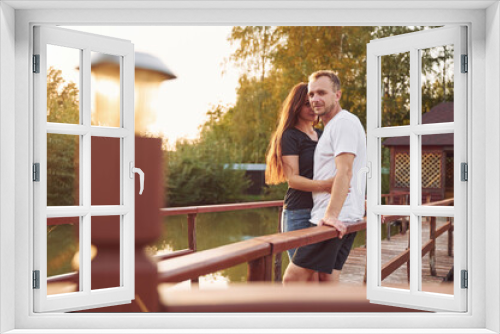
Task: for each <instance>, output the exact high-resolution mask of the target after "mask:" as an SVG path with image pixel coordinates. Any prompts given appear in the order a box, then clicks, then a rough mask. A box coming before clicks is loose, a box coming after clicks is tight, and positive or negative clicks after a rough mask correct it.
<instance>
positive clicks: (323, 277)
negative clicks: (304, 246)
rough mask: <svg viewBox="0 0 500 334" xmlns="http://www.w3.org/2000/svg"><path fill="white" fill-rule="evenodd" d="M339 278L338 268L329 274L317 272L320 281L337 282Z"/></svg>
mask: <svg viewBox="0 0 500 334" xmlns="http://www.w3.org/2000/svg"><path fill="white" fill-rule="evenodd" d="M339 280H340V270H336V269H334V270H333V271H332V273H331V274H327V273H319V281H320V282H329V283H338V282H339Z"/></svg>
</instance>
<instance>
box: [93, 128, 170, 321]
mask: <svg viewBox="0 0 500 334" xmlns="http://www.w3.org/2000/svg"><path fill="white" fill-rule="evenodd" d="M120 152H121V150H120V140H119V139H117V138H104V137H92V157H91V162H92V185H91V189H92V205H119V204H120V188H121V186H120V159H121V154H120ZM110 166H112V168H110ZM135 166H136V167H138V168H141V169H142V170H143V172H144V174H145V176H146V177H145V182H144V192H143V194H142V195H139V178H138V177H136V181H135V182H136V185H135V240H134V241H135V298H134V300H133V301H132V303H130V304H124V305H118V306H111V307H105V308H98V309H93V310H90V312H157V311H158V310H159V298H158V289H157V286H158V269H157V265H156V262H154V261H152V259H151V258H150V257H149V256H148V255H146V253H145V252H144V247H145V246H147V245H149V244H151V243H152V242H154V241H155V240H156V239H157V238H158V237H159V236H160V235H161V228H162V224H161V217H160V210H159V209H160V207H162V205H163V177H162V175H163V156H162V151H161V139H159V138H142V137H135ZM127 167H128V164H127ZM110 171H111V173H110ZM127 174H128V173H127ZM119 218H120V217H119V216H102V217H92V228H91V231H92V237H91V242H92V244H93V245H94V246H95V247H96V249H97V255H96V257H95V258H94V259H93V261H92V267H91V272H92V278H91V279H92V289H101V288H108V287H109V288H112V287H118V286H120V263H121V260H120V219H119Z"/></svg>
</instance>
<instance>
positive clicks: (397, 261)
mask: <svg viewBox="0 0 500 334" xmlns="http://www.w3.org/2000/svg"><path fill="white" fill-rule="evenodd" d="M279 202H280V201H276V202H272V203H270V202H267V203H269V205H268V207H269V206H277V204H278V203H279ZM263 203H266V202H263ZM263 203H262V202H261V203H258V202H257V203H248V204H249V205H251V206H252V208H259V207H262V206H260V205H261V204H263ZM424 205H432V206H448V205H453V199H449V200H443V201H437V202H433V203H427V204H424ZM232 207H233V208H239V207H240V206H239V205H232ZM243 207H244V205H243ZM242 209H243V208H242ZM242 209H240V210H242ZM164 210H169V209H164ZM177 210H178V209H177ZM190 210H194V208H189V209H186V211H189V212H191V211H190ZM203 210H204V212H211V211H209V210H210V208H209V207H203ZM217 210H218V211H222V208H218V209H217ZM172 211H173V212H175V214H177V212H179V211H174V210H171V211H170V212H172ZM198 212H199V211H198ZM280 212H281V211H280ZM182 213H185V212H182ZM172 214H173V213H172ZM172 214H171V215H172ZM280 217H281V215H280ZM404 218H406V217H405V216H395V215H393V216H386V217H385V219H384V220H383V223H384V224H390V223H391V222H394V221H396V220H400V219H404ZM365 229H366V220H361V221H358V222H354V223H351V224H349V225H348V230H347V233H352V232H356V231H361V230H365ZM446 231H448V232H449V234H448V252H449V254H450V255H451V252H452V249H453V234H452V232H453V225H452V223H451V222H450V221H448V222H447V223H446V224H445V225H443V226H441V227H440V228H439V229H437V230H436V217H431V218H430V240H429V241H428V242H427V243H426V244H425V245H423V247H422V256H424V255H425V254H427V253H429V252H431V254H430V267H431V274H432V275H436V269H435V249H436V239H437V238H438V237H439V236H441V235H442V234H443V233H444V232H446ZM337 235H338V234H337V231H336V230H335V229H333V228H331V227H329V226H318V227H313V228H308V229H304V230H298V231H292V232H286V233H276V234H271V235H265V236H261V237H256V238H253V239H250V240H246V241H241V242H237V243H234V244H229V245H224V246H221V247H217V248H214V249H210V250H206V251H201V252H198V253H197V254H196V255H195V254H192V255H190V256H187V257H183V258H178V259H172V260H168V261H166V262H165V263H164V265H163V266H162V269H161V270H160V273H159V280H160V282H180V281H183V280H188V279H195V280H197V278H198V277H199V276H202V275H207V274H210V273H213V272H215V271H219V270H222V269H226V268H229V267H232V266H235V265H238V264H242V263H248V276H247V280H248V281H270V280H271V277H272V267H273V266H272V257H273V256H278V255H281V253H282V252H284V251H286V250H289V249H292V248H297V247H302V246H305V245H309V244H313V243H317V242H320V241H323V240H327V239H331V238H336V237H337ZM409 254H410V248H409V247H408V248H407V249H406V250H405V251H403V252H401V254H399V255H398V256H397V257H395V258H394V259H392V260H391V261H389V262H388V263H385V264H384V265H383V267H382V280H383V279H385V278H386V277H387V276H389V275H390V274H392V273H393V272H394V271H396V270H397V269H398V268H399V267H401V266H402V265H403V264H405V263H408V264H409ZM280 262H281V261H280ZM277 265H278V263H277V261H275V270H274V272H275V280H281V267H279V268H280V271H279V275H278V273H277V272H278V270H276V268H277V267H278V266H277ZM408 268H409V266H408ZM408 275H409V271H408Z"/></svg>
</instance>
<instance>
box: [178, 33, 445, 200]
mask: <svg viewBox="0 0 500 334" xmlns="http://www.w3.org/2000/svg"><path fill="white" fill-rule="evenodd" d="M423 29H426V28H425V27H418V26H411V27H406V26H398V27H332V26H328V27H310V26H308V27H269V26H267V27H262V26H253V27H252V26H246V27H234V28H233V30H232V33H231V35H230V36H229V38H228V40H229V41H230V42H231V43H232V44H234V45H236V46H237V49H236V51H235V52H234V53H233V54H232V56H231V57H230V60H231V61H232V62H233V63H235V64H236V65H237V66H239V67H240V68H241V69H242V70H243V74H242V75H241V77H240V80H239V86H238V88H237V102H236V104H235V105H234V106H232V107H224V106H217V107H215V108H213V109H212V110H210V111H209V112H208V113H207V117H208V120H207V122H206V123H205V124H204V125H203V126H202V129H201V137H200V140H199V141H196V142H194V143H191V144H188V143H183V144H182V145H181V150H180V151H179V150H178V153H176V154H179V155H180V154H187V153H181V152H184V151H183V150H187V148H186V147H187V146H189V145H191V146H193V150H194V151H203V150H205V148H204V147H210V146H211V145H216V146H217V148H218V149H219V150H220V151H221V152H218V153H217V154H219V155H223V156H224V157H225V159H229V160H225V161H224V163H229V162H231V163H264V162H265V154H266V151H267V148H268V144H269V140H270V137H271V135H272V133H273V132H274V131H275V129H276V125H277V122H278V118H279V111H280V107H281V104H282V102H283V100H284V99H285V97H286V96H287V94H288V92H289V91H290V89H291V88H292V87H293V86H294V85H295V84H297V83H298V82H307V81H308V76H309V75H310V74H311V73H312V72H314V71H317V70H321V69H332V70H334V71H335V72H336V73H337V74H338V75H339V77H340V80H341V82H342V99H341V101H340V103H341V106H342V107H343V108H344V109H347V110H349V111H350V112H352V113H354V114H355V115H357V116H358V117H359V118H360V120H361V122H362V124H363V125H365V128H366V108H367V106H366V104H367V102H366V88H367V87H366V70H367V69H366V45H367V44H368V43H369V42H370V40H373V39H379V38H384V37H389V36H395V35H399V34H405V33H411V32H415V31H420V30H423ZM452 55H453V53H452V49H451V48H450V47H446V48H445V49H443V50H437V51H436V50H434V51H433V52H431V51H429V50H423V51H422V73H423V74H424V75H428V76H429V77H432V78H434V79H433V80H432V82H427V81H425V82H423V87H422V97H423V99H422V110H423V112H427V111H429V110H430V108H432V107H433V106H435V105H437V104H438V103H439V102H442V101H452V99H453V77H452V76H451V77H447V76H445V75H443V73H444V72H445V68H450V66H452V61H450V59H452ZM381 63H382V69H383V74H382V78H381V80H382V85H383V86H382V87H383V97H382V106H383V113H382V121H383V124H384V126H394V125H405V124H408V122H409V89H410V79H409V66H410V63H409V54H407V53H402V54H396V55H390V56H385V57H382V60H381ZM195 147H196V148H195ZM223 152H224V153H223ZM207 158H209V157H207ZM186 159H187V157H186ZM200 163H201V162H200ZM188 164H191V165H192V164H194V162H189V163H188ZM174 165H175V164H174ZM186 168H188V167H186ZM190 168H192V169H191V170H195V167H190ZM201 168H205V166H204V165H203V166H201ZM193 173H195V172H193ZM171 175H172V177H173V174H172V173H171ZM193 177H194V176H193ZM386 183H387V182H386ZM284 189H285V187H284V186H283V187H281V188H280V187H278V188H269V189H267V190H266V194H264V197H266V198H267V197H269V198H273V197H277V196H279V195H283V194H284ZM193 191H196V189H193ZM198 191H199V189H198ZM213 197H216V196H213ZM171 198H172V196H171ZM195 198H197V199H199V198H201V195H199V196H198V195H197V196H195ZM280 198H282V196H280Z"/></svg>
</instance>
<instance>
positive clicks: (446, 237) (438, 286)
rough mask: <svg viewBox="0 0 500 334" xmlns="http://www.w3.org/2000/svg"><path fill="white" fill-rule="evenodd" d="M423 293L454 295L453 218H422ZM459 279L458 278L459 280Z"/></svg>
mask: <svg viewBox="0 0 500 334" xmlns="http://www.w3.org/2000/svg"><path fill="white" fill-rule="evenodd" d="M421 226H422V230H421V231H422V235H421V238H422V239H421V245H422V248H423V253H425V254H424V256H423V257H422V272H421V277H422V287H421V291H426V292H437V293H444V294H451V295H452V294H453V281H454V277H453V268H454V267H453V259H454V258H453V218H446V217H422V222H421ZM457 279H458V278H457Z"/></svg>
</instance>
